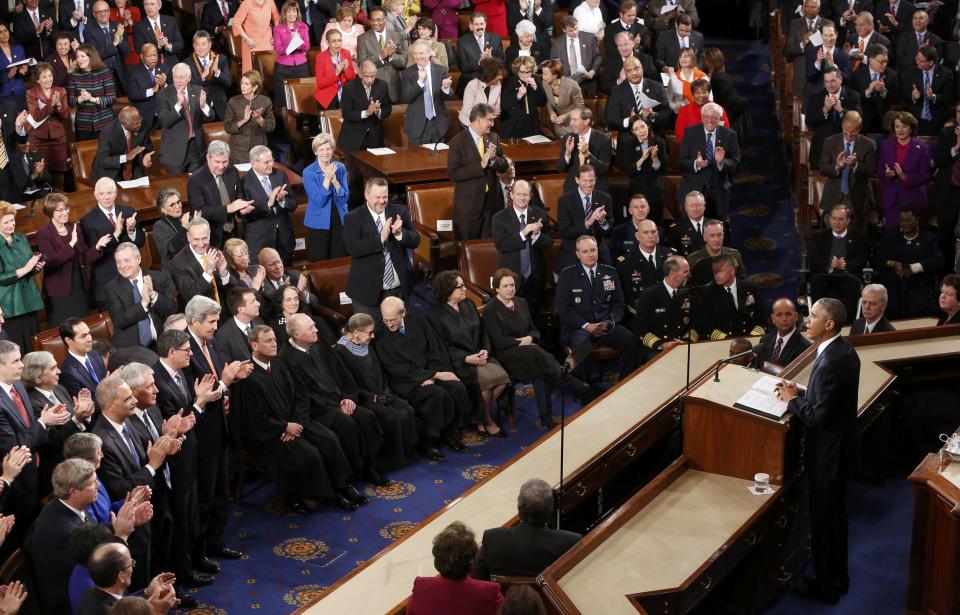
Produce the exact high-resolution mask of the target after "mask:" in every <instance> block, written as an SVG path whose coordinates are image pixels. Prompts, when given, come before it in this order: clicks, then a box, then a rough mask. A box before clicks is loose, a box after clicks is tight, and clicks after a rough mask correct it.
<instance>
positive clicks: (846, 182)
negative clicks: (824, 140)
mask: <svg viewBox="0 0 960 615" xmlns="http://www.w3.org/2000/svg"><path fill="white" fill-rule="evenodd" d="M844 153H845V154H846V155H847V156H850V155H851V154H853V144H852V143H847V145H846V147H845V148H844ZM849 192H850V165H849V164H845V165H843V171H841V172H840V194H843V195H846V194H848V193H849Z"/></svg>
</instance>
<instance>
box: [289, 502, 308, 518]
mask: <svg viewBox="0 0 960 615" xmlns="http://www.w3.org/2000/svg"><path fill="white" fill-rule="evenodd" d="M287 510H288V511H289V512H292V513H293V514H295V515H306V514H308V513H309V512H310V509H309V508H307V503H306V502H304V501H303V500H294V501H293V502H287Z"/></svg>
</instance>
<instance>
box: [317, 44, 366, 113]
mask: <svg viewBox="0 0 960 615" xmlns="http://www.w3.org/2000/svg"><path fill="white" fill-rule="evenodd" d="M326 39H327V45H329V46H328V47H327V48H326V49H325V50H324V51H321V52H320V53H318V54H317V65H316V71H315V74H316V77H317V89H316V90H315V91H314V93H313V97H314V98H316V99H317V104H318V105H320V109H321V110H326V109H339V108H340V93H341V92H342V91H343V86H344V85H346V83H347V82H348V81H350V80H351V79H356V77H357V69H356V66H354V59H353V58H352V57H350V54H349V53H348V52H347V50H346V49H341V46H342V45H343V35H342V34H340V30H327V34H326Z"/></svg>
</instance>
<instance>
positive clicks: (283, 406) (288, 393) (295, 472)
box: [230, 360, 335, 503]
mask: <svg viewBox="0 0 960 615" xmlns="http://www.w3.org/2000/svg"><path fill="white" fill-rule="evenodd" d="M294 390H295V389H294V385H293V379H292V376H291V375H290V372H289V371H288V370H287V368H286V366H285V365H283V361H278V360H274V361H272V362H271V369H270V373H269V374H268V373H267V372H266V370H264V369H263V368H262V367H260V366H259V365H257V364H256V363H254V366H253V372H252V373H251V374H250V376H248V377H247V378H245V379H243V380H238V381H237V382H235V383H234V384H233V386H232V387H231V390H230V421H231V424H232V425H233V427H234V430H235V433H237V435H238V438H239V441H240V446H241V447H243V449H244V450H246V451H247V452H248V453H250V454H251V455H252V456H253V457H254V458H255V459H256V460H257V463H258V464H260V465H261V466H263V468H264V469H265V470H266V471H267V473H268V474H269V475H270V479H271V480H272V481H273V482H274V483H276V485H277V487H278V488H279V489H280V492H281V493H282V494H283V496H284V498H285V499H286V500H287V502H288V503H294V502H299V501H300V500H302V499H303V498H310V499H316V500H320V499H331V498H334V497H335V493H334V490H333V487H332V485H331V484H330V478H329V476H328V474H327V471H326V468H325V465H324V462H323V457H322V456H321V454H320V452H319V451H318V450H317V449H316V448H315V447H314V446H313V445H312V444H311V443H310V442H309V441H308V440H307V439H306V438H305V437H304V436H300V437H299V438H296V439H295V440H291V441H290V442H283V441H281V439H280V436H281V435H283V433H284V431H285V430H286V428H287V423H300V424H301V425H303V424H305V423H306V421H308V420H309V419H308V418H307V417H306V416H305V412H304V416H300V413H301V410H300V409H301V408H304V405H303V404H302V403H299V402H298V400H296V399H295V395H294Z"/></svg>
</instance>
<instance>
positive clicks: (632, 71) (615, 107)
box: [605, 57, 672, 132]
mask: <svg viewBox="0 0 960 615" xmlns="http://www.w3.org/2000/svg"><path fill="white" fill-rule="evenodd" d="M623 74H624V75H626V77H627V78H626V79H624V80H623V81H622V82H621V83H619V84H617V85H616V86H614V88H613V90H612V91H611V92H610V100H609V101H607V108H606V111H605V115H606V121H607V128H609V129H610V130H620V131H623V130H626V129H628V128H629V127H630V120H632V119H633V117H634V116H635V115H640V116H642V117H643V119H644V120H646V121H647V123H648V124H650V125H651V126H652V127H654V128H655V129H659V132H662V131H664V130H666V129H668V128H669V127H670V126H671V122H670V118H671V115H672V113H671V111H670V105H669V104H668V103H667V91H666V90H665V89H664V87H663V84H662V83H660V82H659V81H654V80H653V79H645V78H644V76H643V64H642V63H641V62H640V60H639V59H637V58H634V57H630V58H627V59H626V60H624V61H623ZM644 96H645V97H647V98H648V99H650V100H651V101H656V103H659V104H657V105H656V106H655V107H654V106H647V105H645V104H644V101H643V97H644Z"/></svg>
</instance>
